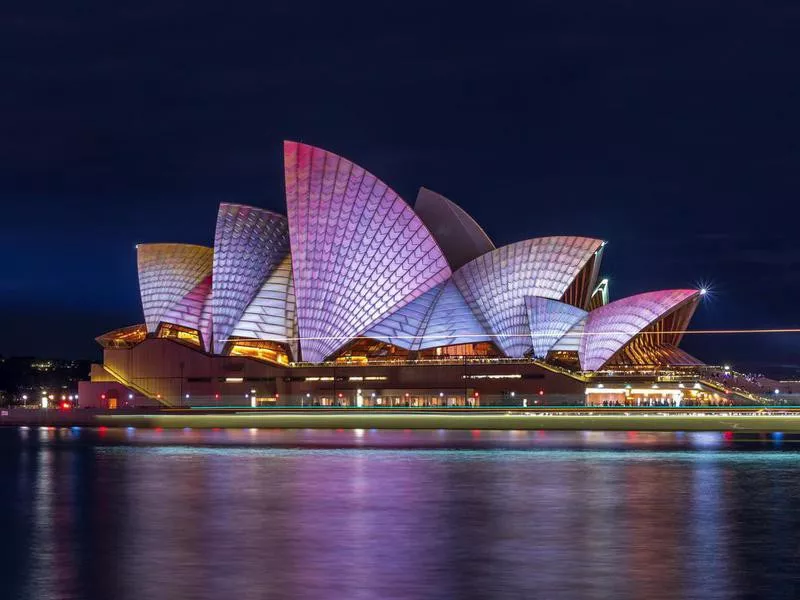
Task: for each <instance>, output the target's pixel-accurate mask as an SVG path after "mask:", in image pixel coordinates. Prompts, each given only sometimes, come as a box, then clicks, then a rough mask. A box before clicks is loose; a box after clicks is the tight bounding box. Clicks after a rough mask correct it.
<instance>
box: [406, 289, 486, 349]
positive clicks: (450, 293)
mask: <svg viewBox="0 0 800 600" xmlns="http://www.w3.org/2000/svg"><path fill="white" fill-rule="evenodd" d="M488 341H491V337H490V336H488V335H487V334H486V330H484V328H483V326H482V325H481V324H480V323H479V322H478V319H476V318H475V315H474V314H473V313H472V310H470V308H469V306H468V305H467V302H466V300H464V296H462V295H461V292H460V291H458V287H456V284H455V283H454V282H453V280H452V279H451V280H450V281H448V282H447V283H446V284H445V285H444V287H443V288H442V290H441V293H440V294H439V296H438V298H437V299H436V304H434V306H433V309H432V310H431V312H430V313H429V315H428V318H427V320H426V321H425V328H424V330H423V331H422V335H421V336H420V337H419V339H418V341H417V343H416V344H415V346H414V349H415V350H425V349H427V348H437V347H439V346H454V345H456V344H473V343H476V342H488Z"/></svg>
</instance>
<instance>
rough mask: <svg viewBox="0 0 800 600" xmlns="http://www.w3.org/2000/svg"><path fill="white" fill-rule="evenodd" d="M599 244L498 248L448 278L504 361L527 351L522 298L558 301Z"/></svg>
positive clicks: (569, 241)
mask: <svg viewBox="0 0 800 600" xmlns="http://www.w3.org/2000/svg"><path fill="white" fill-rule="evenodd" d="M602 244H603V242H602V241H601V240H595V239H591V238H584V237H573V236H553V237H543V238H534V239H530V240H524V241H522V242H517V243H515V244H510V245H508V246H503V247H501V248H498V249H497V250H494V251H492V252H489V253H488V254H484V255H483V256H480V257H478V258H476V259H475V260H473V261H471V262H469V263H467V264H466V265H464V266H463V267H461V268H460V269H459V270H458V271H456V273H455V274H454V275H453V280H454V281H455V283H456V285H457V286H458V289H459V290H460V291H461V293H462V294H463V295H464V299H465V300H466V301H467V304H468V305H469V307H470V308H471V309H472V312H473V313H474V314H475V315H476V316H478V317H479V320H480V321H481V323H482V324H483V326H484V328H485V330H486V331H488V332H490V333H491V334H494V335H495V336H496V338H495V342H496V343H497V345H498V346H499V347H500V348H501V349H502V351H503V352H504V353H505V354H506V355H507V356H509V357H512V358H520V357H522V356H524V355H525V354H526V353H527V352H528V351H529V350H531V348H532V345H531V337H530V326H529V323H528V311H527V307H526V305H525V298H526V297H527V296H540V297H543V298H551V299H553V300H559V299H560V298H561V297H562V296H563V294H564V292H565V291H566V290H567V288H568V287H569V284H570V283H571V282H572V280H573V279H575V277H576V276H577V275H578V273H580V271H581V269H582V268H583V266H584V265H585V264H586V263H587V261H588V260H589V259H590V258H591V257H592V255H593V254H594V253H595V252H596V251H597V250H598V249H599V248H600V247H601V246H602Z"/></svg>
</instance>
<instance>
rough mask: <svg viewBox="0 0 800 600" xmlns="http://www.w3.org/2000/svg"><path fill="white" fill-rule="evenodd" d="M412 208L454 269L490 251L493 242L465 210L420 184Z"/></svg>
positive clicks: (492, 247)
mask: <svg viewBox="0 0 800 600" xmlns="http://www.w3.org/2000/svg"><path fill="white" fill-rule="evenodd" d="M414 212H415V213H417V215H419V218H420V219H422V221H423V223H425V225H427V226H428V229H430V232H431V234H432V235H433V237H434V238H436V241H437V242H438V243H439V247H440V248H441V249H442V252H444V254H445V256H446V257H447V261H448V262H449V264H450V268H451V269H453V270H454V271H455V270H457V269H459V268H460V267H462V266H463V265H465V264H467V263H468V262H469V261H471V260H473V259H475V258H477V257H479V256H481V255H482V254H486V253H487V252H491V251H492V250H494V249H495V245H494V243H493V242H492V240H491V239H489V236H488V235H486V232H485V231H484V230H483V229H481V226H480V225H478V224H477V223H476V222H475V220H474V219H473V218H472V217H471V216H469V215H468V214H467V212H466V211H465V210H464V209H463V208H461V207H460V206H458V205H457V204H455V203H454V202H452V201H450V200H448V199H447V198H445V197H444V196H442V195H441V194H437V193H436V192H434V191H431V190H429V189H427V188H424V187H423V188H420V190H419V194H417V201H416V202H415V203H414Z"/></svg>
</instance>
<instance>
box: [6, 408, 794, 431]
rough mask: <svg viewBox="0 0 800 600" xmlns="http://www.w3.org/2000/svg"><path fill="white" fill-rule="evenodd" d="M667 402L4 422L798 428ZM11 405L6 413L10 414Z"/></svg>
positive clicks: (758, 412) (783, 412)
mask: <svg viewBox="0 0 800 600" xmlns="http://www.w3.org/2000/svg"><path fill="white" fill-rule="evenodd" d="M774 412H776V413H780V414H768V413H767V414H765V411H764V409H753V408H749V407H736V408H733V409H731V408H727V409H700V410H698V409H695V410H693V411H692V410H688V409H682V410H678V411H673V412H672V413H670V412H668V411H666V410H658V411H655V410H652V409H651V410H649V411H642V410H630V409H627V410H626V409H613V410H608V409H606V410H602V409H599V410H592V409H589V408H586V407H581V408H580V409H549V410H537V411H536V412H535V413H534V412H531V411H530V410H527V411H525V410H512V409H497V410H478V411H476V410H475V409H473V410H472V411H460V412H458V413H453V412H448V413H445V412H444V411H425V410H407V411H402V412H400V411H396V412H392V413H381V412H376V411H354V410H353V409H339V410H336V409H333V410H324V411H321V410H319V409H305V410H302V409H267V410H254V411H247V410H235V409H233V410H224V411H223V410H217V411H200V410H187V411H158V412H154V411H150V412H130V413H127V412H126V413H119V412H107V411H106V412H100V411H88V410H85V411H84V410H74V411H63V412H62V411H54V410H50V411H43V410H21V409H18V410H10V411H3V412H2V413H0V415H1V416H0V426H11V427H20V426H29V427H37V426H42V427H47V426H51V427H53V426H54V427H136V428H152V429H156V428H163V429H182V428H187V427H188V428H192V429H222V428H232V429H238V428H263V429H395V430H396V429H428V430H430V429H452V430H552V431H558V430H561V431H667V432H675V431H713V432H724V431H731V432H743V433H775V432H781V433H800V411H795V410H787V409H774ZM6 413H7V414H6Z"/></svg>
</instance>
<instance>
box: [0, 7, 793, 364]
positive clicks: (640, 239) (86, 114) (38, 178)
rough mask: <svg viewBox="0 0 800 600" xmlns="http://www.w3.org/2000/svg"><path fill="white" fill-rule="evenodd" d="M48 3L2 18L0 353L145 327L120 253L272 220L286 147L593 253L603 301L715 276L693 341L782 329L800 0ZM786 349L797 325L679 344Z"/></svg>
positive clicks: (772, 356)
mask: <svg viewBox="0 0 800 600" xmlns="http://www.w3.org/2000/svg"><path fill="white" fill-rule="evenodd" d="M466 4H467V3H453V2H441V3H438V2H430V1H428V2H379V1H374V0H373V1H371V2H366V3H361V2H358V3H355V2H354V3H347V2H345V3H332V2H324V3H317V2H313V1H310V2H309V1H306V2H239V3H209V2H204V1H202V0H197V1H194V2H188V1H186V2H179V1H176V0H161V1H158V2H149V1H139V2H136V3H127V2H106V1H104V2H81V3H73V2H63V1H60V0H59V1H56V0H44V1H40V2H19V3H17V6H4V9H3V14H2V16H0V81H1V82H2V85H0V198H2V206H3V209H4V210H3V217H2V219H0V249H1V250H2V256H4V257H5V258H4V261H3V266H2V271H1V273H2V278H0V353H3V354H7V355H8V354H31V353H33V354H39V355H45V354H47V355H57V356H65V357H67V356H70V357H71V356H90V357H93V356H97V355H99V351H98V349H97V348H96V346H95V344H94V342H93V338H94V336H96V335H98V334H100V333H102V332H104V331H105V330H108V329H112V328H115V327H118V326H122V325H127V324H130V323H134V322H137V321H140V320H141V309H140V307H139V299H138V292H137V282H136V270H135V254H134V244H136V243H137V242H159V241H180V242H193V243H202V244H210V243H211V240H212V237H213V229H214V220H215V215H216V207H217V204H218V203H219V202H220V201H234V202H244V203H251V204H255V205H257V206H263V207H267V208H272V209H276V210H280V211H283V210H284V208H283V204H284V201H283V197H282V193H283V182H282V166H281V141H282V140H283V139H284V138H290V139H298V140H301V141H304V142H307V143H312V144H315V145H319V146H322V147H324V148H327V149H330V150H332V151H334V152H336V153H339V154H342V155H343V156H346V157H348V158H350V159H352V160H354V161H355V162H357V163H359V164H361V165H362V166H364V167H365V168H367V169H369V170H370V171H372V172H373V173H375V174H376V175H378V176H379V177H381V178H382V179H384V180H385V181H386V182H387V183H388V184H389V185H391V186H392V187H394V188H395V189H396V190H397V191H398V192H400V194H401V195H402V196H403V197H404V198H406V199H407V200H409V201H413V199H414V196H415V194H416V189H417V187H418V186H420V185H425V186H427V187H430V188H432V189H434V190H436V191H438V192H440V193H442V194H444V195H446V196H448V197H449V198H451V199H452V200H454V201H455V202H457V203H459V204H461V205H462V206H463V207H464V208H465V209H467V210H468V211H469V212H470V213H471V214H472V215H473V216H474V217H475V218H476V219H477V220H478V221H479V222H480V223H481V224H483V225H484V227H485V229H486V230H487V232H488V233H489V234H490V235H491V236H492V237H493V238H494V240H495V242H496V243H498V244H504V243H508V242H512V241H516V240H520V239H523V238H526V237H534V236H540V235H548V234H581V235H591V236H597V237H602V238H604V239H607V240H609V245H608V247H607V252H606V255H605V261H604V268H603V271H604V273H605V274H606V275H608V276H609V277H610V278H611V290H612V297H614V298H618V297H620V296H622V295H627V294H631V293H636V292H640V291H647V290H650V289H654V288H664V287H683V286H695V285H696V284H697V282H699V281H710V282H711V283H712V285H713V287H714V290H715V294H714V297H713V298H712V299H711V301H709V302H706V303H704V305H703V306H702V307H701V308H700V309H699V311H698V313H697V316H696V317H695V320H694V322H693V324H692V326H693V328H695V329H700V328H751V327H792V326H798V325H800V319H798V318H797V310H796V306H797V299H798V298H800V266H799V265H798V263H800V241H798V238H797V231H798V229H797V224H798V216H800V215H798V212H800V209H798V207H797V200H798V198H800V168H798V167H799V166H800V147H799V146H798V143H799V140H800V115H799V109H798V107H800V77H799V76H798V75H800V73H798V71H799V70H800V68H799V67H798V65H800V35H798V32H800V5H799V4H797V3H796V2H789V1H785V2H770V1H768V0H760V1H759V2H752V1H746V2H745V1H738V0H727V1H724V2H723V1H720V2H708V1H704V0H687V1H674V2H664V3H654V2H641V1H640V0H631V1H629V2H620V1H616V2H614V1H612V2H596V1H589V0H548V1H540V0H531V1H529V2H522V1H519V2H513V3H504V2H492V3H481V4H477V5H475V6H474V8H467V7H466ZM686 348H687V349H688V350H690V351H694V352H695V353H696V354H698V355H699V356H700V357H701V358H703V359H706V360H708V361H712V362H713V361H719V362H722V361H734V363H736V364H739V365H740V366H742V367H746V368H752V369H759V368H762V365H763V364H765V363H775V364H779V365H789V366H793V365H797V364H800V359H799V358H798V349H800V337H798V336H793V335H783V336H751V337H737V338H722V337H714V338H711V337H704V338H699V337H697V338H692V339H688V338H687V342H686Z"/></svg>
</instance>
